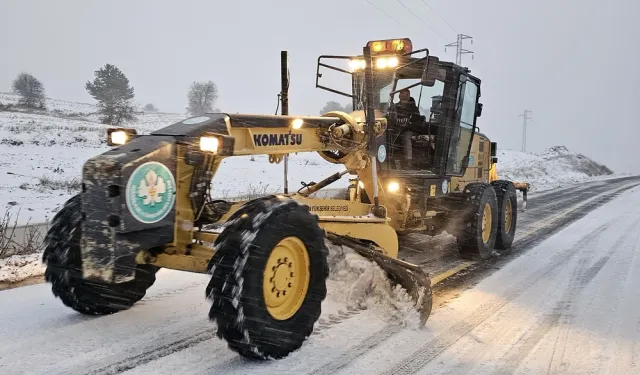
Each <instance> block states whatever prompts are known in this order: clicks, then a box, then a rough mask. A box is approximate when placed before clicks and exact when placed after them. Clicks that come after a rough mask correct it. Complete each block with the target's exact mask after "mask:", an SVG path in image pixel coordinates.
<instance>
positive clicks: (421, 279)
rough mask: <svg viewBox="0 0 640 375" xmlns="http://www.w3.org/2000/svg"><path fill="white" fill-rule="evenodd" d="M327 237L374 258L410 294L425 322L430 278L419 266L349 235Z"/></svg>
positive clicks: (429, 310)
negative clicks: (385, 253) (375, 248)
mask: <svg viewBox="0 0 640 375" xmlns="http://www.w3.org/2000/svg"><path fill="white" fill-rule="evenodd" d="M327 239H328V240H329V241H331V242H333V243H334V244H336V245H344V246H347V247H349V248H351V249H353V250H355V251H357V252H358V254H360V255H362V256H363V257H365V258H367V259H372V260H374V261H375V262H376V263H377V264H378V265H379V266H380V268H382V269H383V270H384V271H385V272H386V274H387V275H388V276H389V279H390V280H391V282H392V283H395V284H400V285H401V286H402V287H403V288H404V289H405V290H406V291H407V293H408V294H409V295H410V296H411V298H412V299H413V301H414V303H415V307H416V309H417V310H418V312H419V313H420V323H421V325H424V324H425V323H426V322H427V319H429V315H431V308H432V301H433V297H432V290H431V279H430V278H429V276H428V275H427V274H426V273H425V272H424V271H423V270H422V269H421V268H420V267H418V266H417V265H415V264H411V263H408V262H405V261H402V260H400V259H395V258H391V257H389V256H387V255H384V254H383V253H381V252H379V251H376V250H374V249H373V248H371V247H367V246H365V245H363V244H362V243H360V242H359V241H357V240H355V239H352V238H350V237H346V236H339V235H336V234H333V233H327Z"/></svg>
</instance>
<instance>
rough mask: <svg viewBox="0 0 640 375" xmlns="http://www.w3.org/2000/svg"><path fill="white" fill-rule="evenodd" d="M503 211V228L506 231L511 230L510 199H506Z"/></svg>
mask: <svg viewBox="0 0 640 375" xmlns="http://www.w3.org/2000/svg"><path fill="white" fill-rule="evenodd" d="M504 209H505V212H504V229H505V231H506V232H507V233H509V232H511V224H512V220H513V207H511V200H510V199H507V202H506V205H505V208H504Z"/></svg>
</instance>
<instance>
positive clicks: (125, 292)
mask: <svg viewBox="0 0 640 375" xmlns="http://www.w3.org/2000/svg"><path fill="white" fill-rule="evenodd" d="M81 222H82V211H81V201H80V195H76V196H74V197H73V198H71V199H69V200H68V201H67V202H66V203H65V204H64V206H63V207H62V209H61V210H60V211H59V212H58V213H57V214H56V215H55V216H54V218H53V222H52V226H51V228H50V229H49V231H48V233H47V235H46V237H45V245H46V248H45V250H44V254H43V257H42V261H43V262H44V263H45V264H46V267H47V268H46V270H45V273H44V277H45V280H46V281H47V282H49V283H51V290H52V291H53V294H54V295H55V296H56V297H59V298H60V299H61V300H62V302H63V303H64V304H65V305H67V306H69V307H71V308H72V309H74V310H76V311H78V312H80V313H83V314H87V315H102V314H112V313H115V312H118V311H121V310H126V309H128V308H130V307H131V306H133V304H135V303H136V302H138V301H139V300H141V299H142V297H144V295H145V293H146V291H147V289H148V288H149V287H151V285H153V283H154V282H155V280H156V276H155V274H156V272H157V271H158V268H157V267H155V266H152V265H138V267H137V268H136V276H135V279H134V280H132V281H128V282H125V283H120V284H109V283H101V282H97V281H93V280H85V279H83V278H82V256H81V253H80V238H81Z"/></svg>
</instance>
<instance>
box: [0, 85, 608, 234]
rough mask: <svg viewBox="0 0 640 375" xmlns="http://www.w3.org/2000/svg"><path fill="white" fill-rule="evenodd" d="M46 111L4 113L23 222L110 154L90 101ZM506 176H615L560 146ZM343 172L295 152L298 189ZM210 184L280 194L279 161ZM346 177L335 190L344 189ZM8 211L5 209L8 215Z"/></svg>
mask: <svg viewBox="0 0 640 375" xmlns="http://www.w3.org/2000/svg"><path fill="white" fill-rule="evenodd" d="M16 102H17V98H16V96H14V95H12V94H2V93H0V103H2V104H4V105H6V104H12V103H16ZM47 107H48V108H47V111H39V112H36V113H26V112H24V111H17V110H15V109H11V110H9V111H0V174H1V175H2V176H3V177H4V178H2V179H1V180H0V210H2V209H10V212H11V214H12V215H13V219H15V218H16V215H18V213H19V217H18V218H17V220H18V221H17V222H18V223H19V224H22V223H26V222H27V221H29V222H31V223H34V222H45V221H46V220H50V219H51V218H52V217H53V215H54V214H55V212H56V211H57V209H58V208H59V206H60V205H61V204H62V203H64V202H65V201H66V200H67V199H68V198H70V197H71V195H72V194H75V192H76V191H78V189H79V186H80V172H81V167H82V164H83V163H84V161H85V160H87V159H88V158H90V157H91V156H93V155H96V154H99V153H101V152H103V151H105V150H107V149H108V146H107V145H106V126H105V125H102V124H100V123H98V120H97V118H98V115H97V114H96V113H95V111H96V108H95V106H93V105H91V104H84V103H74V102H66V101H62V100H53V99H50V100H48V101H47ZM137 117H138V121H137V122H136V123H134V124H129V125H128V126H132V127H135V128H136V129H137V130H138V131H139V132H140V133H143V134H144V133H148V132H150V131H153V130H155V129H159V128H161V127H164V126H167V125H170V124H172V123H175V122H177V121H180V120H181V119H184V118H185V117H186V116H185V115H184V114H175V113H144V112H141V113H138V114H137ZM498 156H499V164H498V165H499V166H498V173H499V175H500V177H501V178H510V179H514V180H518V181H527V182H530V183H531V184H532V190H533V191H541V190H546V189H549V188H553V187H556V186H559V185H567V184H571V183H578V182H582V181H585V180H588V179H592V178H594V177H595V176H599V175H604V174H608V173H611V171H609V170H608V169H607V168H606V167H603V166H600V165H598V164H597V163H595V162H593V161H591V160H590V159H588V158H586V157H584V156H582V155H577V154H575V153H572V152H570V151H568V150H566V148H562V147H557V148H554V149H551V150H548V151H547V152H545V153H544V154H540V155H535V154H524V153H520V152H514V151H509V150H501V151H500V152H499V155H498ZM341 170H342V166H341V165H335V164H330V163H328V162H326V161H324V160H323V159H321V158H320V157H319V156H318V155H317V154H315V153H311V154H298V155H291V157H290V163H289V180H288V181H289V188H290V190H297V189H298V188H299V187H300V186H301V185H300V182H301V181H306V182H309V181H311V180H313V181H318V180H320V179H322V178H324V177H326V176H329V175H330V174H332V173H335V172H338V171H341ZM218 173H219V174H217V175H216V179H215V183H214V185H213V187H212V188H213V194H214V195H216V196H219V197H229V196H238V195H243V194H255V193H259V194H264V193H271V192H278V191H282V190H283V185H284V179H283V177H284V169H283V165H282V164H270V163H269V162H268V157H267V156H256V157H255V158H254V160H251V159H250V158H249V157H238V158H232V159H227V160H225V161H224V162H223V165H222V166H221V168H220V170H219V172H218ZM347 181H348V177H347V176H345V177H343V179H342V180H341V181H339V182H337V183H335V184H334V185H333V186H332V187H346V186H347ZM3 212H4V211H3Z"/></svg>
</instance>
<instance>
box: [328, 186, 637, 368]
mask: <svg viewBox="0 0 640 375" xmlns="http://www.w3.org/2000/svg"><path fill="white" fill-rule="evenodd" d="M639 204H640V188H637V187H636V188H634V189H632V190H629V191H627V192H624V193H622V194H621V196H620V197H618V198H616V199H614V200H613V201H611V202H610V203H608V204H605V205H603V206H601V207H600V208H598V209H596V210H594V211H592V212H590V213H589V214H588V215H587V216H585V217H584V218H583V219H581V220H579V221H577V222H574V223H573V224H571V225H569V226H568V227H566V228H565V229H563V230H562V231H560V232H558V233H557V234H555V235H554V236H552V237H550V238H549V239H547V240H546V241H544V242H543V243H541V244H540V245H538V246H536V247H535V248H533V249H531V250H529V251H528V252H527V253H525V254H524V255H522V256H520V257H519V258H516V259H514V260H512V261H511V262H509V263H508V264H507V265H505V266H504V267H503V268H502V269H501V270H499V271H497V272H495V273H494V274H492V275H491V276H489V277H487V278H486V279H484V280H482V281H481V282H480V283H478V284H477V285H475V286H474V287H473V288H472V289H469V290H466V291H464V292H462V293H461V295H460V296H459V297H458V298H456V299H454V300H452V301H450V302H449V303H447V304H446V305H444V306H442V307H440V308H438V309H437V310H435V311H434V313H433V314H432V316H431V318H430V320H429V321H428V322H427V327H426V328H425V329H424V330H423V331H421V332H416V331H409V330H407V331H402V332H400V333H399V334H397V335H395V336H394V337H392V338H391V339H389V340H387V341H386V342H385V343H384V344H383V345H380V346H379V347H377V348H376V349H374V350H371V351H369V352H367V354H366V355H363V356H361V357H360V358H358V359H357V360H356V361H353V362H351V363H350V365H349V366H347V367H345V368H344V369H342V371H339V372H336V374H349V373H372V374H373V373H375V374H425V375H426V374H541V373H544V374H547V373H553V374H556V373H557V374H585V373H589V374H605V373H610V374H637V373H639V371H640V363H639V362H638V358H637V353H638V350H640V346H639V344H638V343H639V342H640V331H639V330H637V325H638V321H639V319H640V299H639V297H640V290H639V289H638V288H637V287H636V286H637V285H638V283H640V242H639V241H638V237H637V235H636V233H638V230H640V212H639V211H638V210H637V209H636V207H637V206H638V205H639ZM390 348H393V351H392V352H393V353H390ZM394 356H397V357H396V358H394Z"/></svg>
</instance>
